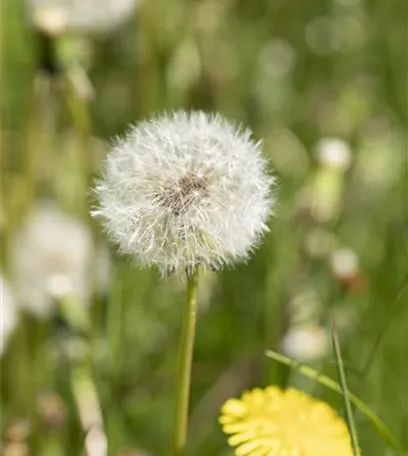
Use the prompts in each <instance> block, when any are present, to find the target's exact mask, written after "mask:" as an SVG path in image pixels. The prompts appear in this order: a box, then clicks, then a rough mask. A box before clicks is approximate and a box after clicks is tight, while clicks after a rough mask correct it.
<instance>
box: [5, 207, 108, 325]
mask: <svg viewBox="0 0 408 456" xmlns="http://www.w3.org/2000/svg"><path fill="white" fill-rule="evenodd" d="M91 255H93V243H92V235H91V232H90V229H89V228H88V227H87V226H86V225H84V224H83V223H81V222H80V221H77V220H76V219H74V218H72V217H70V216H69V215H67V214H65V213H64V212H62V211H61V210H60V209H59V208H58V207H56V206H54V205H52V204H47V203H42V204H39V205H38V206H37V207H35V208H34V210H33V212H32V213H31V214H30V215H29V217H28V219H27V220H26V222H25V224H24V225H23V226H22V227H21V228H20V229H19V230H18V232H17V233H16V235H15V236H14V238H13V239H12V242H11V249H10V262H11V267H12V272H13V278H14V280H15V284H16V292H17V295H18V298H19V300H20V304H21V305H22V307H24V308H25V309H26V310H28V311H29V312H31V313H32V314H34V315H36V316H38V317H42V318H45V317H47V316H48V315H49V314H50V313H51V312H52V310H53V308H54V302H55V300H56V299H60V298H63V297H65V296H71V297H73V298H74V302H75V303H77V304H78V305H86V304H88V302H89V298H90V293H91V281H90V273H91V271H90V260H91ZM96 255H99V257H98V258H100V259H101V260H102V261H101V263H100V264H98V271H97V274H96V275H97V276H99V275H100V274H99V272H100V271H101V270H103V271H102V273H103V274H104V275H106V261H107V257H106V256H105V257H102V256H101V255H100V253H99V252H96ZM99 285H102V284H99Z"/></svg>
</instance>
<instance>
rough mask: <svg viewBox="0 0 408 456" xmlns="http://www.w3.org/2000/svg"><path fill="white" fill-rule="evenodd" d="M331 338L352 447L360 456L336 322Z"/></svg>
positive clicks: (332, 327)
mask: <svg viewBox="0 0 408 456" xmlns="http://www.w3.org/2000/svg"><path fill="white" fill-rule="evenodd" d="M331 336H332V343H333V350H334V355H335V357H336V364H337V371H338V374H339V379H340V386H341V389H342V393H343V400H344V407H345V409H346V421H347V426H348V428H349V431H350V437H351V445H352V447H353V453H354V456H359V455H360V450H359V448H360V447H359V444H358V437H357V429H356V424H355V422H354V417H353V411H352V409H351V403H350V398H349V390H348V387H347V380H346V374H345V372H344V366H343V358H342V357H341V349H340V344H339V339H338V337H337V333H336V327H335V324H334V320H332V321H331Z"/></svg>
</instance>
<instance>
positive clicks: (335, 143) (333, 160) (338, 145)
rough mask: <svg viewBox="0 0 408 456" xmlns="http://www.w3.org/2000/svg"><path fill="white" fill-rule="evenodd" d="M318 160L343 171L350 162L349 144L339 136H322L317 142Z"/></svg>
mask: <svg viewBox="0 0 408 456" xmlns="http://www.w3.org/2000/svg"><path fill="white" fill-rule="evenodd" d="M317 154H318V159H319V162H320V163H321V164H322V165H324V166H327V167H328V168H333V169H336V170H339V171H345V170H346V169H347V168H348V167H349V166H350V162H351V150H350V146H349V145H348V144H347V143H346V142H344V141H343V140H341V139H339V138H323V139H321V140H320V141H319V142H318V143H317Z"/></svg>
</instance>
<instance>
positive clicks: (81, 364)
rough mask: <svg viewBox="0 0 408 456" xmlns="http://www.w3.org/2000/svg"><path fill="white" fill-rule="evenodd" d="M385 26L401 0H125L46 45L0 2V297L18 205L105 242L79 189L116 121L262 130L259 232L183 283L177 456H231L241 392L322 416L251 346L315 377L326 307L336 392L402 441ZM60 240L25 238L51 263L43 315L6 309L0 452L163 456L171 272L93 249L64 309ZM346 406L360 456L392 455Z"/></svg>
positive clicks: (395, 161)
mask: <svg viewBox="0 0 408 456" xmlns="http://www.w3.org/2000/svg"><path fill="white" fill-rule="evenodd" d="M102 3H103V2H102ZM101 5H102V4H101ZM101 7H102V6H101ZM406 17H407V5H406V4H405V2H403V1H402V0H396V1H395V2H386V1H382V0H373V1H365V2H364V1H363V0H330V1H329V0H325V1H323V0H313V1H310V2H301V3H300V2H295V1H293V0H292V1H286V2H282V1H279V0H254V1H244V0H223V1H220V0H202V1H176V0H169V1H158V0H144V2H142V4H141V5H139V7H138V8H137V9H136V11H135V14H134V16H132V17H129V20H128V21H127V22H126V23H124V24H123V25H122V26H121V27H119V28H117V29H115V30H113V31H110V32H109V33H108V34H105V35H95V34H93V35H89V36H86V35H81V36H77V35H74V34H72V33H71V34H69V35H67V36H59V37H53V38H50V37H47V36H45V35H44V34H43V33H40V32H38V31H36V30H35V28H34V26H33V25H32V20H31V18H30V16H29V14H28V12H27V8H26V5H25V3H24V2H23V1H22V0H5V1H4V2H3V5H2V12H1V21H2V26H3V27H2V28H3V37H2V38H3V41H2V45H3V55H2V56H3V62H2V63H3V66H2V70H3V78H2V130H1V136H2V170H1V173H2V185H3V194H2V196H3V197H2V204H1V234H2V237H1V242H2V244H1V251H2V255H1V261H2V274H3V275H4V276H5V277H6V278H7V281H8V283H9V288H10V289H11V291H12V292H13V293H14V295H15V299H14V300H15V301H16V302H18V301H19V298H18V296H19V295H20V291H21V290H18V289H16V284H18V283H20V281H21V277H18V278H16V274H18V273H19V272H18V271H16V270H15V268H13V258H12V256H13V249H12V248H11V246H12V245H13V240H15V236H16V235H17V233H18V232H19V230H20V229H21V227H22V226H23V225H24V223H25V221H26V220H27V216H28V215H29V213H30V212H31V211H33V210H35V209H34V208H35V207H36V204H37V202H39V201H41V200H44V199H48V200H49V199H51V200H53V201H54V202H55V203H56V204H57V205H58V206H59V207H60V208H61V210H64V211H66V212H67V213H68V214H69V215H70V216H72V217H76V218H78V219H79V220H81V221H82V223H84V224H89V226H90V228H91V229H92V232H93V233H94V234H93V236H94V243H95V245H97V248H98V250H96V252H99V251H104V236H103V235H102V234H101V233H100V229H99V227H98V226H95V223H94V222H92V221H90V219H89V217H88V216H87V212H88V208H89V205H90V204H92V195H91V194H90V191H89V185H90V182H91V180H92V178H93V177H94V176H96V175H97V174H98V172H99V169H100V163H101V160H102V159H103V157H104V155H105V154H106V151H107V150H108V147H109V142H108V141H109V140H110V138H111V137H112V136H114V135H117V134H121V133H122V132H123V131H124V130H125V129H126V128H127V126H128V124H129V123H130V122H137V121H138V120H140V119H142V118H144V117H147V116H151V115H153V114H155V113H159V112H162V111H163V110H173V109H178V108H186V109H191V108H193V109H203V110H215V111H219V112H220V113H221V114H223V115H225V116H227V117H229V118H231V119H235V120H238V121H240V122H242V123H243V124H245V125H248V126H249V127H251V128H252V129H253V130H254V134H255V136H256V137H257V138H262V139H263V141H264V149H265V152H266V154H267V155H268V156H269V158H270V162H271V169H272V170H273V173H274V174H275V175H276V176H277V178H278V181H279V186H278V189H277V193H276V197H277V199H278V204H277V210H276V215H275V217H274V219H273V220H271V223H270V228H271V231H270V233H269V234H268V235H267V237H266V239H265V242H264V244H263V245H262V246H261V248H260V249H259V250H258V251H257V252H256V254H255V255H254V257H253V258H252V259H251V261H250V262H249V263H248V264H247V265H240V266H238V267H236V268H235V269H234V270H226V271H223V272H221V273H219V274H209V275H207V276H205V277H202V282H201V284H200V287H201V288H200V293H199V296H200V306H201V307H200V315H199V320H198V330H197V340H196V348H195V358H194V366H193V387H192V403H191V420H190V438H189V441H190V452H191V454H194V455H198V456H199V455H203V456H204V455H209V454H211V455H229V454H232V453H231V452H230V450H228V449H227V445H226V442H225V437H224V436H223V435H222V433H221V429H220V426H219V424H218V423H217V417H218V414H219V408H220V406H221V404H222V403H223V402H224V400H225V399H226V398H228V397H232V396H238V395H240V393H241V391H242V390H243V389H246V388H251V387H253V386H255V385H268V384H277V385H279V386H281V387H283V386H287V385H291V386H295V387H297V388H301V389H304V390H306V391H307V392H309V393H313V395H314V396H318V397H320V398H321V399H323V400H325V401H327V402H329V403H330V404H331V405H332V406H333V407H334V408H336V409H337V410H338V411H339V412H340V413H342V412H343V403H342V400H341V397H338V396H336V395H334V394H333V393H330V392H329V391H327V390H325V389H324V388H323V387H321V386H319V385H318V384H317V383H315V382H311V381H310V380H306V379H304V378H303V377H300V376H298V374H296V373H294V372H290V371H289V370H287V369H286V368H284V367H282V366H279V365H277V364H275V363H274V362H273V361H271V360H269V359H267V358H266V357H265V356H264V352H265V350H266V349H268V348H270V349H274V350H285V351H286V353H288V354H289V355H290V356H294V357H297V358H298V359H301V360H307V361H308V362H310V363H312V364H313V367H314V368H316V369H318V370H322V371H323V372H324V373H325V374H326V375H329V376H331V377H333V378H336V369H335V365H334V361H333V360H334V358H333V354H332V352H331V348H330V342H328V339H327V331H328V328H329V321H330V319H331V318H332V317H333V318H334V319H335V321H336V325H337V327H338V329H339V332H340V339H341V343H342V352H343V355H344V358H345V359H344V362H345V365H346V370H347V374H348V383H349V387H350V389H351V390H352V391H353V392H354V393H355V394H356V395H357V396H359V397H360V398H361V399H362V400H364V401H365V402H367V403H368V404H369V405H370V406H371V408H372V409H373V410H375V411H376V413H377V414H378V415H379V416H380V417H381V418H382V419H383V420H384V422H385V423H386V424H387V425H388V426H389V427H390V429H391V430H392V431H393V432H394V434H395V435H396V436H397V437H398V439H399V440H400V441H401V442H402V444H404V445H405V447H407V446H408V433H407V422H408V405H407V401H408V397H407V378H408V367H407V362H406V358H407V353H408V338H407V333H408V307H407V305H406V301H407V296H408V295H407V291H406V288H402V289H401V284H402V283H403V280H404V277H405V275H406V273H407V271H408V245H407V209H408V208H407V196H408V184H407V183H408V171H407V120H408V116H407V114H408V112H407V96H406V94H407V42H408V36H407V25H406ZM44 70H47V71H44ZM87 78H89V80H88V79H87ZM322 148H325V150H323V151H322ZM49 229H50V230H51V231H50V236H53V234H52V227H50V228H49ZM70 242H76V241H75V239H71V238H70V237H69V236H68V237H67V239H66V243H67V245H69V243H70ZM66 250H68V251H70V249H65V250H64V249H61V251H60V250H59V249H55V250H52V251H44V252H43V253H38V252H37V251H36V252H35V253H33V251H32V250H29V249H28V248H27V258H26V261H27V263H31V264H32V265H33V267H34V268H35V267H42V266H41V265H42V264H51V265H52V267H55V271H54V270H53V273H52V274H51V275H50V277H49V279H50V281H47V282H46V286H47V287H48V288H47V289H48V290H49V293H50V294H51V295H52V297H53V299H54V301H55V307H54V309H53V312H51V313H50V314H49V315H48V317H47V318H42V319H37V318H36V317H35V316H33V315H32V314H31V313H29V312H24V311H23V310H22V309H20V311H19V322H18V324H17V325H16V327H15V329H14V333H13V334H12V335H11V336H10V338H9V339H8V340H7V341H6V342H7V344H5V345H4V349H3V345H2V352H3V353H2V359H1V363H2V367H1V418H2V419H1V428H2V446H3V451H4V453H5V454H21V455H25V454H30V455H41V456H43V455H45V456H48V455H49V456H54V455H55V456H59V455H61V456H62V455H64V456H65V455H66V456H75V455H80V454H84V449H83V448H84V442H85V444H86V448H87V451H88V454H89V455H90V456H92V452H91V451H90V450H89V448H91V449H92V448H94V447H93V446H92V444H93V443H95V441H96V442H97V443H98V444H104V438H105V436H106V438H107V439H108V452H109V453H108V454H109V455H113V456H125V455H128V454H129V455H135V454H144V453H138V452H137V451H139V452H141V451H145V452H147V454H152V455H164V454H167V453H166V451H167V450H166V449H167V448H169V441H170V439H171V423H172V416H173V391H174V377H175V375H174V371H175V366H176V358H177V356H176V350H177V342H178V338H179V329H180V319H181V309H182V305H181V303H182V301H183V299H184V291H183V289H184V285H183V281H182V280H179V279H177V278H175V277H170V278H169V279H167V280H162V279H160V277H159V274H158V273H157V272H156V271H150V270H140V269H138V267H137V266H135V265H134V264H133V263H132V261H131V260H130V259H128V258H119V257H118V256H117V254H116V252H115V251H114V250H113V249H112V251H111V253H110V256H111V261H110V265H109V266H106V267H105V266H104V267H102V269H103V271H104V272H103V273H102V274H99V272H98V273H96V271H99V270H100V269H101V268H98V267H97V266H101V264H106V262H107V259H106V254H102V256H101V255H99V253H98V254H95V253H94V254H93V255H91V256H90V258H89V259H88V261H89V264H88V265H87V267H88V269H89V270H90V272H89V277H88V279H87V280H89V281H92V282H91V283H92V284H93V285H91V287H93V288H94V289H95V293H94V298H93V299H92V302H91V303H90V304H91V305H90V306H85V307H83V308H81V309H82V310H78V306H75V305H74V303H72V302H67V301H69V300H67V299H66V296H67V294H69V295H70V296H71V298H72V299H73V300H74V301H75V293H72V294H71V292H73V291H75V290H72V289H71V288H70V286H71V285H72V284H70V282H69V281H68V283H67V281H66V280H65V279H66V278H67V277H66V275H64V274H66V269H64V268H65V267H66V265H67V264H69V265H71V266H72V264H75V262H74V263H72V261H73V259H72V258H69V255H67V254H65V253H64V251H66ZM72 250H75V249H72ZM61 252H62V253H61ZM20 254H21V252H20ZM67 267H68V266H67ZM38 275H39V276H41V274H38ZM95 276H98V277H95ZM61 277H62V278H63V279H64V280H65V281H64V280H62V281H61ZM27 280H28V279H27ZM27 286H28V288H29V287H30V283H27ZM33 290H35V287H33ZM67 290H68V292H69V293H68V292H67ZM28 293H29V292H28ZM33 293H34V291H33ZM2 299H3V300H4V298H2ZM3 305H5V300H4V302H2V306H3ZM2 314H4V312H3V311H2ZM2 318H4V317H2ZM2 327H3V326H2ZM380 337H381V338H380ZM89 410H91V412H92V413H93V415H92V413H91V415H92V416H91V419H90V418H89V413H88V415H87V411H88V412H89ZM355 419H356V423H357V431H358V435H359V439H360V444H361V447H362V450H363V454H366V455H370V456H384V455H393V454H394V453H393V452H392V451H391V450H390V449H387V446H386V444H385V443H384V442H383V441H382V439H381V437H380V436H379V435H378V434H377V433H376V431H375V430H374V429H373V428H372V426H371V424H370V423H368V422H367V420H366V418H364V417H363V416H362V415H360V414H359V413H358V412H357V413H356V416H355ZM87 420H88V421H87ZM89 420H90V421H89ZM89 425H92V426H94V428H95V429H96V431H95V432H94V433H93V434H92V435H90V434H88V435H86V430H87V429H88V428H89ZM10 448H11V449H10ZM16 448H17V450H18V451H21V453H11V451H17V450H16ZM6 451H9V452H10V453H6ZM24 451H26V452H25V453H24ZM132 451H133V452H134V453H132ZM387 451H388V452H387Z"/></svg>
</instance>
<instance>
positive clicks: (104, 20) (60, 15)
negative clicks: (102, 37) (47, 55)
mask: <svg viewBox="0 0 408 456" xmlns="http://www.w3.org/2000/svg"><path fill="white" fill-rule="evenodd" d="M140 1H141V0H29V6H30V8H31V14H32V20H33V22H34V24H35V25H36V26H37V27H38V28H40V29H42V30H44V31H45V32H47V33H50V34H51V35H54V34H59V33H62V32H64V31H81V32H109V31H111V30H113V29H115V28H116V27H118V26H119V25H120V24H121V23H123V22H125V21H126V20H128V19H129V18H131V16H132V13H133V11H134V9H135V8H136V6H137V5H138V4H139V3H140Z"/></svg>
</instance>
